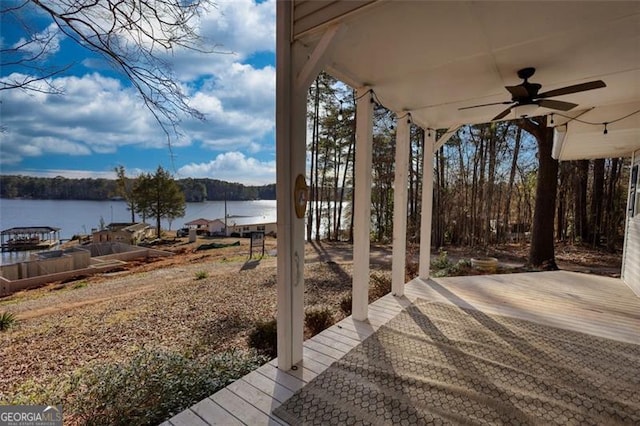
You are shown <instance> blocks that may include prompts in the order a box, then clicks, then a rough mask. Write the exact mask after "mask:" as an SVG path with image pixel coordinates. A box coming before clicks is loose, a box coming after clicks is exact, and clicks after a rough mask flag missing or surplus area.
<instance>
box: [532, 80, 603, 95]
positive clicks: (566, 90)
mask: <svg viewBox="0 0 640 426" xmlns="http://www.w3.org/2000/svg"><path fill="white" fill-rule="evenodd" d="M602 87H607V85H606V84H604V81H602V80H595V81H589V82H588V83H580V84H574V85H573V86H567V87H562V88H560V89H554V90H549V91H548V92H544V93H540V94H539V95H538V96H536V99H541V98H552V97H554V96H562V95H569V94H571V93H578V92H586V91H587V90H593V89H600V88H602Z"/></svg>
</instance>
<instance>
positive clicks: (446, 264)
mask: <svg viewBox="0 0 640 426" xmlns="http://www.w3.org/2000/svg"><path fill="white" fill-rule="evenodd" d="M451 266H453V265H452V264H451V262H450V261H449V259H448V257H447V252H446V251H444V250H440V254H439V255H438V258H437V259H436V260H435V262H433V263H432V264H431V268H433V269H448V268H450V267H451Z"/></svg>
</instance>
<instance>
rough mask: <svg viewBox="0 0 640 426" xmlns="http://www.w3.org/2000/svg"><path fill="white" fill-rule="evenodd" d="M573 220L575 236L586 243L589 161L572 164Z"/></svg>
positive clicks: (587, 231)
mask: <svg viewBox="0 0 640 426" xmlns="http://www.w3.org/2000/svg"><path fill="white" fill-rule="evenodd" d="M574 165H575V172H576V173H575V174H574V188H573V190H574V192H573V195H574V197H575V198H574V203H575V204H574V218H575V228H576V236H577V237H579V238H580V241H581V242H584V241H587V239H588V234H589V226H588V224H587V183H588V181H589V160H579V161H576V162H575V163H574Z"/></svg>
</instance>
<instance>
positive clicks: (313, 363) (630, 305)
mask: <svg viewBox="0 0 640 426" xmlns="http://www.w3.org/2000/svg"><path fill="white" fill-rule="evenodd" d="M405 294H406V296H405V297H402V298H396V297H394V296H392V295H390V294H389V295H387V296H385V297H383V298H381V299H379V300H377V301H376V302H374V303H373V304H371V305H369V321H368V322H359V321H355V320H353V319H352V318H351V317H348V318H346V319H344V320H343V321H341V322H339V323H338V324H335V325H334V326H332V327H331V328H329V329H327V330H325V331H324V332H322V333H320V334H319V335H316V336H314V337H313V338H311V339H309V340H307V341H306V342H305V343H304V360H303V362H302V364H301V365H298V366H297V370H294V371H288V372H285V371H280V370H278V368H276V365H277V362H276V360H273V361H271V362H269V363H267V364H265V365H263V366H262V367H260V368H259V369H257V370H255V371H253V372H251V373H250V374H247V375H246V376H244V377H243V378H241V379H239V380H237V381H236V382H234V383H233V384H231V385H229V386H227V387H226V388H225V389H222V390H221V391H219V392H217V393H215V394H214V395H212V396H210V397H209V398H206V399H205V400H203V401H201V402H199V403H198V404H196V405H194V406H193V407H191V408H189V409H188V410H185V411H183V412H182V413H180V414H178V415H176V416H174V417H173V418H171V419H170V420H169V421H167V422H165V423H163V425H167V426H168V425H174V426H179V425H215V424H224V425H241V424H247V425H260V424H275V425H278V424H282V421H281V420H280V419H278V418H277V417H275V416H273V415H272V414H271V412H272V411H273V410H274V409H275V408H276V407H278V406H279V405H280V404H282V403H283V402H284V401H285V400H286V399H288V398H289V397H290V396H291V395H293V393H294V392H295V391H296V390H298V389H300V388H301V387H303V386H304V385H305V383H307V382H309V381H310V380H311V379H313V378H314V377H316V376H317V375H318V374H320V373H322V372H323V371H324V370H325V369H326V368H327V367H328V366H329V365H330V364H331V363H332V362H334V361H335V360H337V359H340V358H341V357H342V356H344V355H345V354H346V353H347V352H348V351H349V350H351V349H352V348H354V347H355V346H357V345H358V344H359V343H360V342H361V341H363V340H364V339H366V338H367V337H368V336H369V335H371V334H372V333H374V332H375V330H377V329H378V328H379V327H380V326H381V325H383V324H385V323H386V322H388V321H389V320H390V319H391V318H393V317H394V316H395V315H396V314H398V313H399V312H400V311H401V310H402V309H403V308H404V307H406V306H408V305H410V304H411V303H412V302H413V301H414V300H416V299H417V298H422V299H427V300H433V301H440V302H445V303H451V304H455V305H458V306H462V307H472V308H475V309H478V310H481V311H483V312H486V313H489V314H498V315H507V316H512V317H517V318H522V319H526V320H529V321H534V322H538V323H542V324H546V325H551V326H555V327H561V328H565V329H569V330H575V331H581V332H584V333H589V334H593V335H597V336H601V337H606V338H610V339H616V340H620V341H625V342H630V343H636V344H640V298H639V297H637V296H635V295H634V293H633V292H632V291H631V289H629V287H627V286H626V285H625V284H624V283H623V282H622V281H621V280H619V279H614V278H606V277H600V276H596V275H587V274H579V273H575V272H566V271H557V272H538V273H525V274H509V275H485V276H473V277H453V278H437V279H431V280H429V281H427V282H424V281H422V280H420V279H415V280H413V281H411V282H410V283H408V284H407V285H406V286H405Z"/></svg>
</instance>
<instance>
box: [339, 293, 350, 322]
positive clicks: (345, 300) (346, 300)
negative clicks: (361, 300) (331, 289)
mask: <svg viewBox="0 0 640 426" xmlns="http://www.w3.org/2000/svg"><path fill="white" fill-rule="evenodd" d="M352 308H353V295H352V294H351V293H349V294H347V295H345V296H343V297H342V299H340V310H341V311H342V313H343V314H344V315H345V316H347V317H348V316H349V315H351V309H352Z"/></svg>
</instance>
